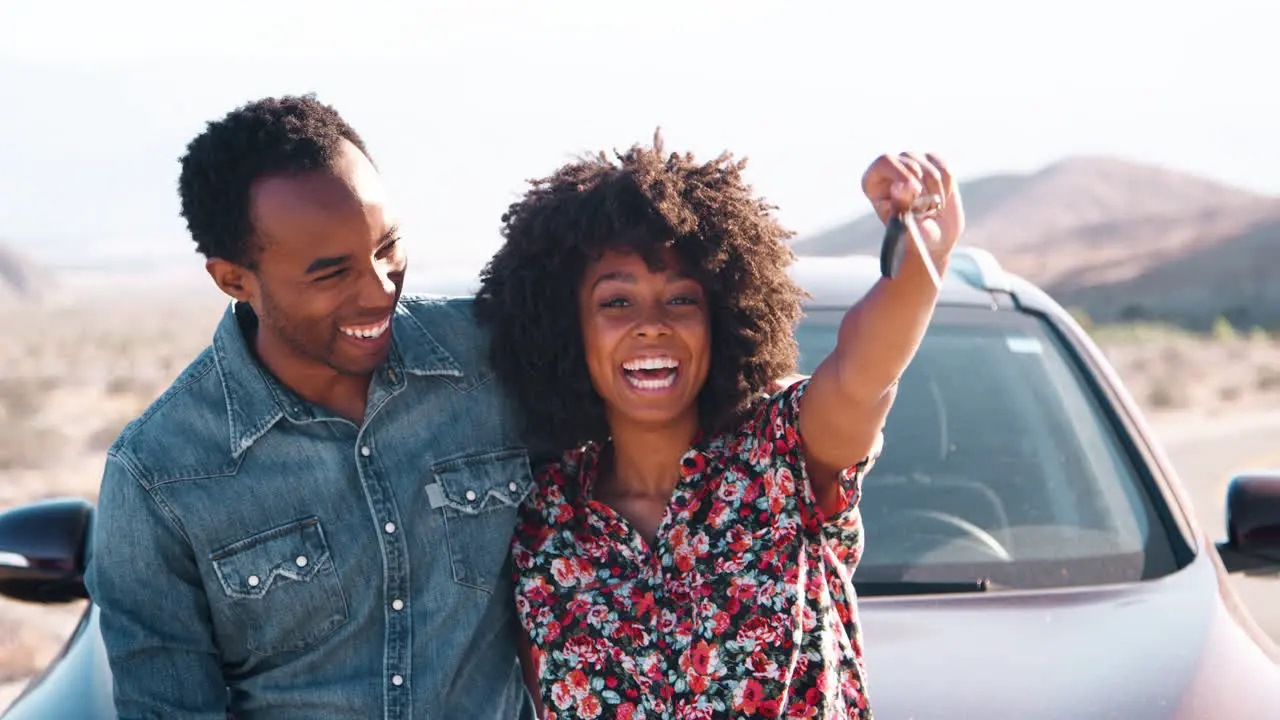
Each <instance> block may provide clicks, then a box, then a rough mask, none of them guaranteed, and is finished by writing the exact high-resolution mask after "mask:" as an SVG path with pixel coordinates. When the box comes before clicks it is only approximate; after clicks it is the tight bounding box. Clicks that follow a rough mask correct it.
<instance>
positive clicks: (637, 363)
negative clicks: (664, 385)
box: [622, 357, 680, 371]
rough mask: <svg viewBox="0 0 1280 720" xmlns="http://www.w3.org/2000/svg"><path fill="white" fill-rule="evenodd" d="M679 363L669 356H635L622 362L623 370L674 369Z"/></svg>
mask: <svg viewBox="0 0 1280 720" xmlns="http://www.w3.org/2000/svg"><path fill="white" fill-rule="evenodd" d="M678 367H680V363H679V362H678V361H676V360H674V359H672V358H669V357H650V358H636V359H635V360H628V361H627V362H624V363H622V369H623V370H631V371H635V370H674V369H676V368H678Z"/></svg>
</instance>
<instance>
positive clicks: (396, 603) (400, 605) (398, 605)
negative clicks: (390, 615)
mask: <svg viewBox="0 0 1280 720" xmlns="http://www.w3.org/2000/svg"><path fill="white" fill-rule="evenodd" d="M391 609H392V610H403V609H404V601H403V600H401V599H400V598H396V599H395V600H392V601H391Z"/></svg>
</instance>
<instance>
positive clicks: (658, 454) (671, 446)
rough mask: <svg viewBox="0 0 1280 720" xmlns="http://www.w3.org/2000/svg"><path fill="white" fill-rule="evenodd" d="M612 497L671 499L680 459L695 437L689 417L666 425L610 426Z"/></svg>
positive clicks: (695, 425)
mask: <svg viewBox="0 0 1280 720" xmlns="http://www.w3.org/2000/svg"><path fill="white" fill-rule="evenodd" d="M610 430H611V432H612V434H613V440H612V458H611V460H612V468H611V470H612V472H610V473H609V475H610V484H611V486H612V487H611V488H610V490H611V493H612V494H615V495H623V496H645V497H660V498H670V497H671V492H672V491H673V490H674V489H675V486H676V483H677V482H679V480H680V458H682V457H683V456H684V454H685V453H687V452H688V451H689V446H690V444H691V443H692V442H693V439H694V437H695V436H696V435H697V433H698V418H697V416H696V415H692V414H691V415H690V416H689V417H686V418H681V419H679V420H676V421H673V422H671V423H669V424H665V425H638V424H635V423H628V422H624V421H618V422H611V423H610Z"/></svg>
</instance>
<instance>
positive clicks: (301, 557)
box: [294, 555, 307, 567]
mask: <svg viewBox="0 0 1280 720" xmlns="http://www.w3.org/2000/svg"><path fill="white" fill-rule="evenodd" d="M294 562H296V563H298V567H306V566H307V556H306V555H299V556H298V559H297V560H294Z"/></svg>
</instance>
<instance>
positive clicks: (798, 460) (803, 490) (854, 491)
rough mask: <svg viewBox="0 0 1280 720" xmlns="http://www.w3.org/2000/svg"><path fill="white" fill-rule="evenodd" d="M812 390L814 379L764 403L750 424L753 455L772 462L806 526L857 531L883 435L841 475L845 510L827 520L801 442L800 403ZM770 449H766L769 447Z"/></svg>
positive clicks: (770, 466)
mask: <svg viewBox="0 0 1280 720" xmlns="http://www.w3.org/2000/svg"><path fill="white" fill-rule="evenodd" d="M808 387H809V378H804V379H802V380H799V381H797V382H795V383H792V384H791V385H789V386H787V387H786V388H784V389H782V390H781V391H779V392H778V393H776V394H775V395H773V396H772V397H770V398H769V399H768V400H766V401H764V402H763V403H762V404H761V407H760V409H759V410H758V411H757V412H756V414H755V415H754V417H753V418H752V420H751V423H752V425H753V427H752V428H750V430H749V434H750V435H752V436H754V438H755V443H756V447H755V448H754V450H753V455H754V456H755V457H756V458H760V459H765V458H767V462H766V464H767V465H768V467H767V468H761V469H764V470H766V472H768V473H771V474H772V475H773V476H774V477H775V478H778V480H777V481H776V482H777V484H778V486H779V489H780V491H781V492H788V491H789V492H791V493H793V494H794V496H795V498H796V501H797V503H798V505H799V508H800V513H801V520H802V521H803V522H804V523H805V525H806V526H809V525H810V524H811V523H812V524H819V525H826V526H828V528H832V526H834V528H833V529H836V530H840V529H845V528H844V526H846V525H849V526H851V527H849V528H847V529H848V530H850V531H853V530H854V529H855V528H854V527H852V526H857V527H860V526H861V522H860V517H859V514H858V512H857V509H858V502H859V500H861V498H862V480H863V477H865V476H866V474H867V472H868V471H870V470H871V467H872V466H873V465H874V464H875V461H876V459H877V458H878V457H879V456H880V451H881V449H882V448H883V446H884V434H883V433H881V434H880V435H878V436H877V439H876V444H875V447H873V448H872V450H871V452H870V454H868V455H867V457H865V458H863V459H862V460H860V461H859V462H857V463H855V464H853V465H851V466H849V467H847V468H844V469H843V470H841V472H840V475H839V492H840V498H841V499H842V500H843V501H844V509H843V510H841V511H840V512H839V513H837V514H834V515H831V516H830V517H828V516H827V515H826V513H824V512H823V511H822V508H821V507H820V506H819V504H818V500H817V497H816V496H815V495H814V492H813V486H812V485H811V484H810V482H809V473H808V469H807V468H806V466H805V457H804V443H803V441H802V439H801V437H800V404H801V402H802V401H803V398H804V393H805V390H807V389H808ZM765 446H767V447H765Z"/></svg>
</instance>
